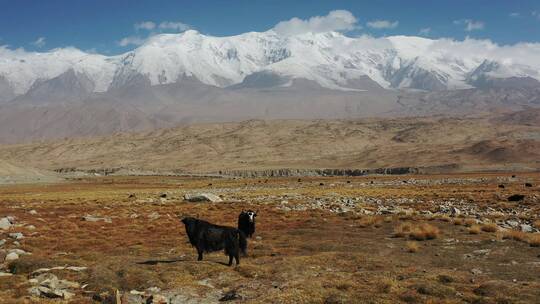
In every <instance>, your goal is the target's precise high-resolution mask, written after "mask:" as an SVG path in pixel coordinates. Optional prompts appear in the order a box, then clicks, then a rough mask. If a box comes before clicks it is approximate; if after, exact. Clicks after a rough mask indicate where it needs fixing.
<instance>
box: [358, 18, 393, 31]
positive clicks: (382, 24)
mask: <svg viewBox="0 0 540 304" xmlns="http://www.w3.org/2000/svg"><path fill="white" fill-rule="evenodd" d="M366 25H367V26H368V27H370V28H374V29H378V30H380V29H393V28H396V27H397V26H398V25H399V21H389V20H373V21H369V22H368V23H367V24H366Z"/></svg>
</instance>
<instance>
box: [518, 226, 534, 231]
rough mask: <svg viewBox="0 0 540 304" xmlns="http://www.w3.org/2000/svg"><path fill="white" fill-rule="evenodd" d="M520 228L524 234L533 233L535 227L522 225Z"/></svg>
mask: <svg viewBox="0 0 540 304" xmlns="http://www.w3.org/2000/svg"><path fill="white" fill-rule="evenodd" d="M520 228H521V231H523V232H533V227H532V226H531V225H527V224H521V225H520Z"/></svg>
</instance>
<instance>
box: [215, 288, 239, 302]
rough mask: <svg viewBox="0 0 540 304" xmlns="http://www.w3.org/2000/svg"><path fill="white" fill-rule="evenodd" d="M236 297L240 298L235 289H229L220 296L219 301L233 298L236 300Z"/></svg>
mask: <svg viewBox="0 0 540 304" xmlns="http://www.w3.org/2000/svg"><path fill="white" fill-rule="evenodd" d="M238 299H240V296H239V295H238V294H237V293H236V290H231V291H229V292H227V293H225V295H223V297H221V298H220V299H219V301H220V302H227V301H233V300H238Z"/></svg>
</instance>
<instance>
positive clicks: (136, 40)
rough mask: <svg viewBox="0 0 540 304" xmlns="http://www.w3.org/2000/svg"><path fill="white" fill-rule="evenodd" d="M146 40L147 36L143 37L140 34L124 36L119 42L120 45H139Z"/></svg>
mask: <svg viewBox="0 0 540 304" xmlns="http://www.w3.org/2000/svg"><path fill="white" fill-rule="evenodd" d="M145 41H146V39H145V38H142V37H139V36H129V37H124V38H122V39H120V40H119V41H117V44H118V45H119V46H129V45H135V46H137V45H141V44H143V43H144V42H145Z"/></svg>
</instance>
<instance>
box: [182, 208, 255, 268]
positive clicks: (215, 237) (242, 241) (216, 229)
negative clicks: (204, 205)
mask: <svg viewBox="0 0 540 304" xmlns="http://www.w3.org/2000/svg"><path fill="white" fill-rule="evenodd" d="M182 223H184V225H185V226H186V233H187V235H188V238H189V242H190V243H191V245H193V246H194V247H195V248H196V249H197V253H198V254H199V257H198V259H197V260H198V261H201V260H202V259H203V253H204V252H214V251H219V250H225V254H226V255H228V256H229V266H231V265H232V262H233V258H234V259H235V260H236V265H238V264H240V257H239V253H240V251H242V253H243V254H244V255H246V250H247V240H246V236H245V235H244V233H243V232H242V231H240V230H238V229H236V228H233V227H226V226H218V225H214V224H211V223H209V222H207V221H203V220H199V219H196V218H193V217H186V218H183V219H182Z"/></svg>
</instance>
